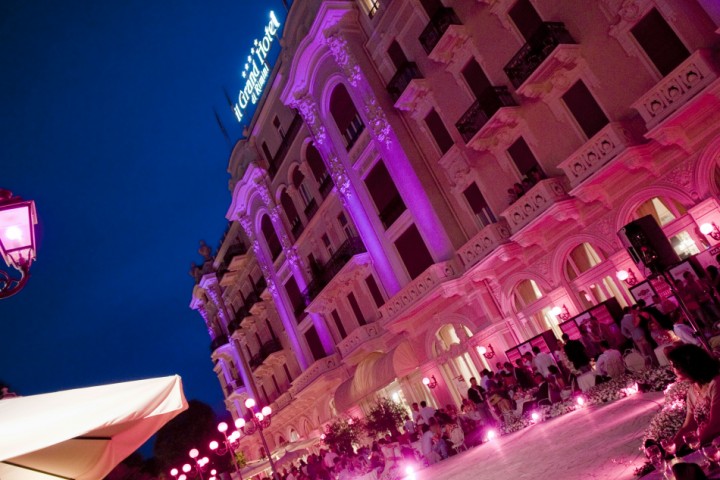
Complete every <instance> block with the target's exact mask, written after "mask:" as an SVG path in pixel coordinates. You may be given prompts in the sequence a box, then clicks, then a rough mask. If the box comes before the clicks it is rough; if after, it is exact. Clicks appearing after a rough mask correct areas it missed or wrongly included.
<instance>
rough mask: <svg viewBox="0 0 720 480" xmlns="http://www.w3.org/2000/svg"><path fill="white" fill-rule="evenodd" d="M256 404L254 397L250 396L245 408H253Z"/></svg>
mask: <svg viewBox="0 0 720 480" xmlns="http://www.w3.org/2000/svg"><path fill="white" fill-rule="evenodd" d="M255 405H256V403H255V399H254V398H248V399H247V400H245V408H253V407H254V406H255Z"/></svg>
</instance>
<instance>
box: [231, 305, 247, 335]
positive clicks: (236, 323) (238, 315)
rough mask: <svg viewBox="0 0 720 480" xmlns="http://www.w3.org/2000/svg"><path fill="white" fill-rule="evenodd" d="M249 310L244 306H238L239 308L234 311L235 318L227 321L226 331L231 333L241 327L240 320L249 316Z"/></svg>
mask: <svg viewBox="0 0 720 480" xmlns="http://www.w3.org/2000/svg"><path fill="white" fill-rule="evenodd" d="M249 316H250V312H249V311H248V309H247V308H246V307H245V306H242V307H240V309H239V310H238V311H237V312H235V318H234V319H233V320H232V321H231V322H230V323H228V332H230V335H232V334H233V333H234V332H235V331H236V330H238V329H239V328H241V326H242V321H243V319H244V318H245V317H249Z"/></svg>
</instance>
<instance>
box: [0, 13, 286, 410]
mask: <svg viewBox="0 0 720 480" xmlns="http://www.w3.org/2000/svg"><path fill="white" fill-rule="evenodd" d="M270 10H275V12H276V13H277V16H278V18H280V19H281V21H283V20H284V17H285V9H284V7H283V4H282V2H281V0H261V1H248V0H234V1H233V0H222V1H210V2H204V1H199V0H197V1H185V0H172V1H170V0H166V1H154V2H148V1H139V0H112V1H111V0H108V1H102V2H91V1H87V0H85V1H78V0H75V1H72V0H68V1H62V2H58V1H49V0H47V1H34V0H3V1H2V2H0V165H2V170H0V188H7V189H9V190H12V191H13V192H14V193H16V194H18V195H21V196H23V197H24V198H28V199H34V200H35V201H36V204H37V210H38V216H39V228H40V230H39V247H38V259H37V261H36V263H35V264H34V265H33V268H32V278H31V279H30V281H29V283H28V285H27V286H26V287H25V289H24V290H23V291H22V292H20V293H19V294H18V295H16V296H15V297H12V298H9V299H6V300H0V339H1V344H0V379H2V380H4V381H5V382H7V383H9V384H10V385H11V386H12V388H13V389H14V390H16V391H18V392H19V393H21V394H23V395H31V394H36V393H42V392H48V391H55V390H64V389H68V388H74V387H80V386H89V385H96V384H103V383H111V382H116V381H125V380H133V379H139V378H147V377H153V376H162V375H170V374H174V373H178V374H180V375H181V376H182V377H183V380H184V384H185V392H186V395H187V397H188V398H197V399H200V400H203V401H205V402H207V403H210V404H211V405H212V406H213V408H214V409H215V410H216V411H222V410H223V404H222V392H221V390H220V386H219V384H218V381H217V378H216V377H215V374H214V373H213V371H212V364H211V361H210V357H209V350H208V345H209V342H210V339H209V337H208V335H207V331H206V329H205V327H204V325H203V323H202V319H201V317H200V316H199V315H198V314H197V313H196V312H193V311H191V310H190V309H189V308H188V304H189V302H190V295H191V290H192V286H193V280H192V278H191V277H190V276H188V274H187V272H188V270H189V266H190V262H191V261H193V260H195V261H199V260H200V257H199V255H197V253H196V250H197V247H198V240H199V239H200V238H205V239H207V240H208V243H210V244H211V245H213V246H215V245H217V243H218V241H219V239H220V236H221V235H222V233H223V231H224V229H225V226H226V220H225V219H224V214H225V212H226V210H227V207H228V205H229V201H230V193H229V192H228V190H227V181H228V174H227V173H226V167H227V160H228V154H229V146H228V144H227V143H226V142H225V140H224V139H223V136H222V134H221V133H220V130H219V128H218V126H217V124H216V123H215V119H214V116H213V110H212V109H213V107H215V108H217V109H218V111H220V112H221V115H222V117H223V118H224V119H225V120H226V123H227V126H228V130H229V132H230V134H231V135H232V136H233V137H234V139H236V138H237V137H238V136H239V135H240V132H241V128H240V127H239V125H238V124H237V122H235V123H233V119H234V117H233V116H232V113H231V112H230V110H229V107H228V106H227V103H226V101H225V97H224V95H223V90H222V89H223V87H227V88H228V90H229V91H230V92H237V90H238V89H239V88H240V85H241V78H240V72H241V68H242V66H243V58H245V57H246V56H247V55H248V53H249V52H248V51H249V49H250V46H251V42H252V39H253V38H255V37H257V36H260V33H261V32H262V29H263V28H264V25H265V24H266V23H267V20H268V13H269V11H270Z"/></svg>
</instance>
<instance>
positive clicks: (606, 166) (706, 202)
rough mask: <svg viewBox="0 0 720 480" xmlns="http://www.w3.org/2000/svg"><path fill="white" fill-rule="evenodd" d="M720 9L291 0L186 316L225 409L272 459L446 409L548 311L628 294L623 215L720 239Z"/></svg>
mask: <svg viewBox="0 0 720 480" xmlns="http://www.w3.org/2000/svg"><path fill="white" fill-rule="evenodd" d="M719 10H720V9H718V7H717V4H716V2H714V1H713V0H598V1H595V2H576V1H573V0H443V1H442V2H441V1H440V0H335V1H321V0H303V1H300V2H294V3H293V5H292V7H291V9H290V11H289V13H288V17H287V19H286V24H285V26H284V30H283V35H282V51H281V53H280V56H279V59H278V62H277V63H276V65H275V66H274V68H273V70H272V73H271V76H270V79H269V85H268V88H267V89H266V92H265V94H264V96H263V98H262V99H261V102H260V104H259V106H258V109H257V111H256V113H255V115H254V117H253V119H252V123H251V124H250V126H249V128H248V138H247V139H245V140H241V141H239V142H238V143H237V144H236V146H235V148H234V149H233V151H232V154H231V157H230V160H229V168H228V171H229V173H230V176H231V180H230V182H229V187H230V190H231V192H232V202H231V205H230V207H229V209H228V211H227V214H226V217H227V219H228V221H229V222H230V224H229V227H228V231H227V233H226V235H225V237H224V239H223V241H222V244H221V247H220V249H219V251H218V252H217V255H215V256H214V258H212V257H208V258H207V262H206V265H204V266H203V269H202V271H200V272H198V275H197V277H196V278H197V285H196V287H195V289H194V290H193V296H192V301H191V304H190V306H191V308H193V309H195V310H197V311H198V312H199V313H200V315H201V316H202V318H203V319H204V321H205V323H206V325H207V326H208V331H209V334H210V336H211V338H212V344H211V355H212V359H213V361H214V363H215V371H216V373H217V375H218V379H219V381H220V383H221V385H222V387H223V389H224V392H225V397H226V405H227V408H228V410H229V411H230V412H232V414H233V416H235V417H238V416H244V415H246V414H247V412H246V411H245V407H244V406H243V401H244V399H245V398H247V397H248V396H252V397H254V398H256V399H257V400H258V402H259V403H260V404H261V405H265V404H270V405H271V406H272V407H273V411H274V414H273V418H272V425H271V427H270V428H269V429H268V431H267V433H268V440H269V442H270V443H271V445H270V446H271V448H274V447H275V446H278V445H280V444H282V443H284V442H287V441H295V440H298V439H304V438H308V437H313V436H318V435H319V433H320V431H321V430H322V428H323V425H324V424H325V423H327V422H329V421H330V420H331V419H332V418H334V417H335V416H337V415H342V414H353V415H362V414H363V412H364V411H365V410H366V409H367V408H368V405H369V404H371V403H372V401H373V400H374V399H375V398H376V397H377V396H389V397H392V398H394V399H396V400H399V401H403V402H406V403H408V404H409V403H411V402H413V401H420V400H428V401H429V402H430V403H432V404H442V405H445V404H448V403H456V404H458V403H459V401H460V399H461V397H462V396H463V395H465V393H466V391H465V390H464V388H466V387H464V385H465V384H464V381H467V380H468V378H469V377H471V376H478V372H479V371H481V370H482V369H484V368H494V365H495V362H496V361H497V360H503V352H504V351H505V350H506V349H509V348H511V347H513V346H515V345H516V344H518V343H519V342H521V341H523V340H526V339H528V338H530V337H533V336H535V335H537V334H539V333H541V332H543V331H546V330H549V329H552V330H555V329H556V328H557V322H558V319H557V318H556V317H555V315H554V314H553V312H552V310H553V307H559V306H563V307H565V308H566V309H567V311H568V312H569V313H570V314H576V313H579V312H582V311H584V310H586V309H588V308H590V307H592V306H593V305H596V304H598V303H601V302H603V301H605V300H608V299H610V298H615V299H617V301H618V302H619V303H620V304H621V305H628V304H630V303H632V302H633V299H632V296H631V295H630V292H629V291H628V287H627V285H626V284H625V282H623V281H621V280H619V279H618V278H617V275H616V272H618V271H619V270H622V269H634V270H635V271H636V272H637V275H638V277H640V279H641V278H642V277H643V272H642V271H641V270H638V268H637V266H636V265H635V264H634V263H633V261H632V259H631V258H630V256H629V255H628V253H627V252H626V251H625V249H624V248H623V247H622V245H621V243H620V241H619V240H618V237H617V235H616V232H617V231H618V230H619V229H620V228H621V227H622V226H623V225H625V224H627V223H628V222H630V221H632V220H633V219H636V218H639V217H642V216H644V215H648V214H650V215H653V216H654V217H655V219H656V220H657V221H658V223H659V224H660V225H661V227H662V229H663V231H664V233H665V234H666V236H667V237H668V238H669V239H670V240H671V243H672V244H673V246H674V247H675V249H676V251H677V252H678V253H679V254H680V255H681V256H687V255H691V254H694V253H698V252H700V251H704V250H706V249H709V248H713V247H714V246H716V245H717V244H718V240H715V239H713V238H712V237H711V236H706V235H703V234H702V233H701V232H700V229H699V225H701V224H704V223H711V224H712V223H713V222H714V223H716V224H720V208H719V203H718V199H720V80H719V79H718V78H719V76H720V62H719V61H718V56H717V51H716V49H717V47H718V45H719V40H720V36H719V35H718V33H720V30H719V29H718V27H719V26H720V11H719ZM490 345H492V349H493V351H494V352H495V353H496V355H495V357H494V358H492V360H489V359H488V358H486V355H483V353H487V351H488V346H490ZM423 377H434V378H435V380H436V381H437V387H436V388H434V389H432V390H430V389H428V388H427V387H426V386H424V385H423V384H422V378H423ZM243 441H244V442H248V443H247V445H246V446H245V447H246V450H247V452H248V453H249V454H250V455H249V456H250V458H257V457H258V456H259V455H260V453H261V451H260V449H259V446H258V445H255V444H254V443H251V442H253V440H252V438H247V439H245V440H243Z"/></svg>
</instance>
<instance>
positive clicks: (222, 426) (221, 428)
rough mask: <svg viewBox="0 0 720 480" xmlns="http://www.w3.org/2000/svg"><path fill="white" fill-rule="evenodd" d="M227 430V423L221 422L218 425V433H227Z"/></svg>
mask: <svg viewBox="0 0 720 480" xmlns="http://www.w3.org/2000/svg"><path fill="white" fill-rule="evenodd" d="M227 428H228V425H227V423H225V422H220V423H218V432H222V433H225V431H226V430H227Z"/></svg>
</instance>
